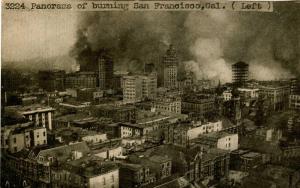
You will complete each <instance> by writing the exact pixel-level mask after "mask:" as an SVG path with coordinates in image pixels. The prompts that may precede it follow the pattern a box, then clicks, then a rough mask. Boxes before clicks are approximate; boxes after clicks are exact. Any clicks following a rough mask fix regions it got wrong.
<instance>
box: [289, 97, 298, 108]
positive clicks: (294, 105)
mask: <svg viewBox="0 0 300 188" xmlns="http://www.w3.org/2000/svg"><path fill="white" fill-rule="evenodd" d="M289 108H290V109H293V110H300V95H290V96H289Z"/></svg>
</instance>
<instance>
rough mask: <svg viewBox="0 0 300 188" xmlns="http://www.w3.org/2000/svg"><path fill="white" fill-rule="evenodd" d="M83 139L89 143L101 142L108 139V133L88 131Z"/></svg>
mask: <svg viewBox="0 0 300 188" xmlns="http://www.w3.org/2000/svg"><path fill="white" fill-rule="evenodd" d="M81 139H82V140H83V141H85V142H87V143H92V144H94V143H101V142H103V141H106V140H107V136H106V133H96V132H93V131H88V132H87V134H86V135H82V137H81Z"/></svg>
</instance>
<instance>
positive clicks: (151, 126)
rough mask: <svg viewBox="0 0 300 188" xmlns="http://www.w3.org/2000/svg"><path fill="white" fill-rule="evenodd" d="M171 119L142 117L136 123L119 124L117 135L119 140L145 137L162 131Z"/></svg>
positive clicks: (165, 117) (162, 116) (166, 117)
mask: <svg viewBox="0 0 300 188" xmlns="http://www.w3.org/2000/svg"><path fill="white" fill-rule="evenodd" d="M172 118H173V117H171V116H167V115H155V116H152V117H144V118H142V119H140V120H137V121H136V123H120V124H119V133H120V134H119V135H120V137H121V138H127V137H134V136H145V135H148V134H149V133H151V132H153V131H155V130H162V129H163V128H165V127H167V126H168V125H169V124H170V122H169V120H171V119H172Z"/></svg>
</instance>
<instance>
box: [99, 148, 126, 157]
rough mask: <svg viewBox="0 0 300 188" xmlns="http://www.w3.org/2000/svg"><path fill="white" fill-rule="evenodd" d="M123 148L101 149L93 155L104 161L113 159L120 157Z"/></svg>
mask: <svg viewBox="0 0 300 188" xmlns="http://www.w3.org/2000/svg"><path fill="white" fill-rule="evenodd" d="M122 154H123V148H122V147H121V146H117V147H111V148H106V147H105V148H102V149H100V150H94V155H95V156H98V157H101V158H104V159H113V158H115V157H119V156H122Z"/></svg>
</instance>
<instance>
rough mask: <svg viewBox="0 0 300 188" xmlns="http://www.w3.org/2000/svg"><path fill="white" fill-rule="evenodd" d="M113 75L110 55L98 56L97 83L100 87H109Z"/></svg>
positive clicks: (110, 86) (111, 83)
mask: <svg viewBox="0 0 300 188" xmlns="http://www.w3.org/2000/svg"><path fill="white" fill-rule="evenodd" d="M113 77H114V64H113V61H112V59H111V58H110V57H108V56H100V57H99V58H98V82H99V83H98V84H99V88H100V89H111V88H112V85H113Z"/></svg>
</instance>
